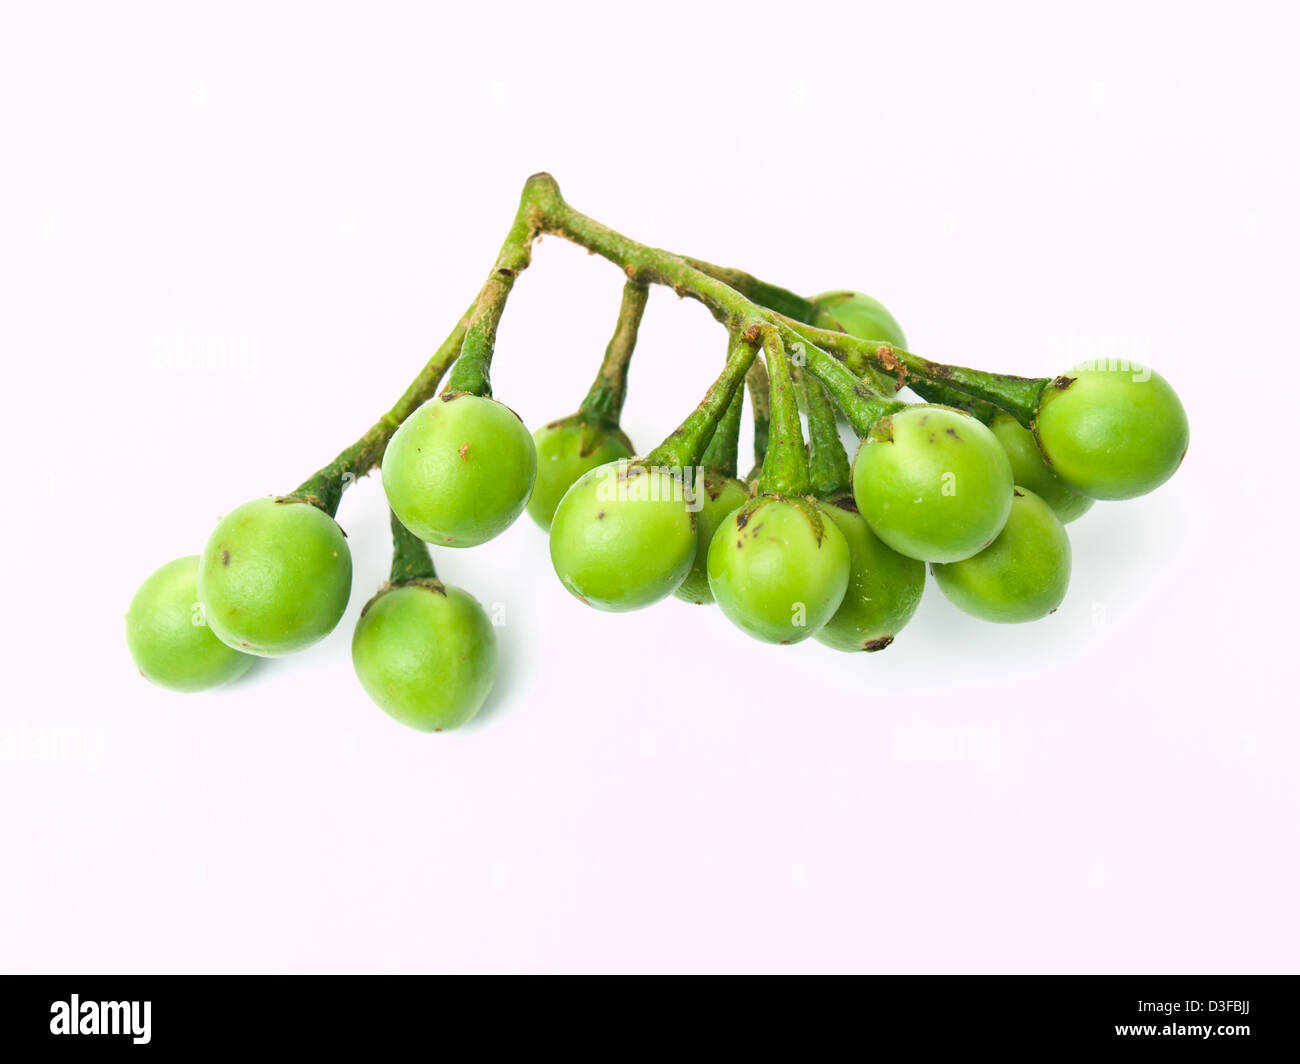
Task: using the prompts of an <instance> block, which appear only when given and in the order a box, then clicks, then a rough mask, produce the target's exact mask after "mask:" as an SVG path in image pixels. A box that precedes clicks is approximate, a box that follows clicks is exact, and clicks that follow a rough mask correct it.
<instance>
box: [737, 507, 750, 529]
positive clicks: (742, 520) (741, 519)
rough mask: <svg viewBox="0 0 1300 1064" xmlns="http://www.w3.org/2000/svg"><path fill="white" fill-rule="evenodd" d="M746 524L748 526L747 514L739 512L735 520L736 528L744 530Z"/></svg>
mask: <svg viewBox="0 0 1300 1064" xmlns="http://www.w3.org/2000/svg"><path fill="white" fill-rule="evenodd" d="M747 524H749V514H747V513H746V512H745V511H744V510H741V511H740V515H739V516H738V517H737V518H736V527H737V528H744V527H745V526H746V525H747Z"/></svg>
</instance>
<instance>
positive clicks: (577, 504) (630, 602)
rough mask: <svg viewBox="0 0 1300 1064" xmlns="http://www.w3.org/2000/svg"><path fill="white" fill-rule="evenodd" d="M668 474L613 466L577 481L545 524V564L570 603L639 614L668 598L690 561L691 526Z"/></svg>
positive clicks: (636, 465)
mask: <svg viewBox="0 0 1300 1064" xmlns="http://www.w3.org/2000/svg"><path fill="white" fill-rule="evenodd" d="M686 498H687V496H686V488H685V486H684V485H683V484H682V481H681V479H680V478H679V477H678V476H676V475H675V474H674V473H672V472H670V471H668V470H666V469H660V468H658V467H649V466H646V465H643V464H642V463H640V462H627V461H624V460H619V461H617V462H610V463H608V464H607V465H603V466H600V467H599V468H597V469H593V470H592V471H591V472H590V473H586V474H584V475H583V476H582V477H581V478H580V479H579V480H578V481H577V482H576V483H575V484H574V485H573V487H571V488H570V489H569V490H568V491H567V492H566V493H565V495H564V498H563V499H561V500H560V505H559V506H558V507H557V508H556V511H555V519H554V520H553V521H552V522H551V543H550V546H551V563H552V564H553V565H554V566H555V573H556V575H557V576H559V578H560V582H561V583H562V584H564V586H565V587H566V588H567V589H568V590H569V592H570V593H571V594H572V595H574V596H575V597H577V598H579V599H581V600H582V601H583V602H585V603H587V605H589V606H594V607H595V608H596V609H600V610H611V611H623V610H635V609H640V608H641V607H643V606H649V605H650V604H651V603H654V602H658V601H659V600H660V599H662V598H666V597H667V596H668V595H671V594H672V593H673V592H674V591H675V590H676V589H677V587H678V586H679V585H680V584H681V582H682V580H683V579H685V577H686V574H687V573H688V572H690V569H691V563H692V562H693V561H694V559H695V549H696V542H697V540H696V533H695V518H694V515H693V514H692V513H691V512H690V510H689V509H688V508H687V505H686Z"/></svg>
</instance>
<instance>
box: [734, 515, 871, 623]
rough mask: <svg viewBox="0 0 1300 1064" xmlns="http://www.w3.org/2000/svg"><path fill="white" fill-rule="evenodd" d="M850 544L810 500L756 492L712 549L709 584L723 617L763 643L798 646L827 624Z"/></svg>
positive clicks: (844, 577)
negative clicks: (757, 494) (795, 644)
mask: <svg viewBox="0 0 1300 1064" xmlns="http://www.w3.org/2000/svg"><path fill="white" fill-rule="evenodd" d="M849 569H850V562H849V546H848V544H847V543H846V542H845V541H844V536H843V534H842V533H841V532H840V530H839V528H838V527H837V526H836V524H835V522H834V521H832V520H831V519H830V518H829V517H828V516H827V515H826V513H825V512H824V511H823V510H822V508H821V507H820V506H819V505H818V504H817V503H815V502H813V501H812V500H810V499H786V498H783V497H781V496H779V495H760V496H758V497H757V498H754V499H751V500H750V501H749V502H747V503H746V504H745V505H744V506H742V507H741V508H740V509H738V510H736V511H734V512H733V513H732V514H730V515H729V516H728V517H727V518H726V519H725V520H724V521H723V522H722V524H721V525H720V526H719V528H718V530H717V532H715V533H714V535H713V542H712V543H710V545H709V587H710V588H712V590H713V597H714V598H715V599H716V600H717V603H718V606H719V607H720V608H721V609H722V612H723V613H724V614H725V615H726V617H727V619H728V620H730V621H731V622H732V623H733V624H735V625H736V626H737V627H739V628H740V629H741V630H742V631H744V632H746V633H748V634H749V635H751V636H753V637H754V638H755V639H761V640H762V641H763V642H765V643H781V644H787V643H799V642H802V641H803V640H805V639H807V638H808V637H809V636H810V635H812V634H813V633H814V632H816V631H817V630H818V629H819V628H821V626H822V625H824V624H825V623H826V622H827V621H829V620H830V619H831V617H832V616H833V615H834V613H835V611H836V610H837V609H839V606H840V603H841V602H842V601H843V599H844V592H845V590H846V589H847V588H848V585H849Z"/></svg>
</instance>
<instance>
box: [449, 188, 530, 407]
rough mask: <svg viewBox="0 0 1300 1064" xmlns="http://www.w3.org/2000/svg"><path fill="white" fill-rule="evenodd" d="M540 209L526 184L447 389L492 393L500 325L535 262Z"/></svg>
mask: <svg viewBox="0 0 1300 1064" xmlns="http://www.w3.org/2000/svg"><path fill="white" fill-rule="evenodd" d="M536 220H537V216H536V212H535V211H534V210H533V209H532V205H531V203H530V197H529V186H528V185H525V186H524V191H523V194H522V195H521V196H520V199H519V209H518V210H517V211H516V212H515V220H514V221H513V222H512V223H511V225H510V231H509V232H508V233H507V234H506V239H505V242H504V243H503V244H502V245H501V251H500V252H499V253H498V255H497V260H496V263H495V264H494V265H493V267H492V272H491V273H490V274H488V279H487V280H486V281H484V282H483V287H482V289H480V290H479V294H478V299H477V300H476V301H475V303H474V310H473V312H472V313H471V315H470V319H469V326H468V328H467V329H466V330H465V339H464V342H463V343H462V344H461V349H460V358H458V359H457V360H456V365H455V368H454V369H452V371H451V376H450V377H449V378H448V380H447V392H448V393H453V392H467V393H469V394H470V395H485V396H490V395H491V394H492V382H491V379H490V377H489V371H490V369H491V366H492V355H493V352H494V351H495V350H496V341H497V326H498V325H499V324H500V323H501V315H502V313H504V311H505V309H506V300H507V299H508V298H509V296H510V290H511V289H512V288H514V286H515V279H516V278H517V277H518V276H519V275H520V274H521V273H523V271H524V270H526V269H527V268H528V264H529V262H531V261H532V251H533V240H534V239H535V238H536V237H537V229H536V225H535V223H536Z"/></svg>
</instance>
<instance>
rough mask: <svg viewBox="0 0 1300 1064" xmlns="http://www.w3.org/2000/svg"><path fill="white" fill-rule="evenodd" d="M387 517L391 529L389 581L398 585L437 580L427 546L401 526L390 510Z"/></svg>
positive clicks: (395, 515)
mask: <svg viewBox="0 0 1300 1064" xmlns="http://www.w3.org/2000/svg"><path fill="white" fill-rule="evenodd" d="M388 517H389V524H391V525H392V528H393V568H392V571H391V573H390V574H389V577H388V579H389V581H390V582H392V583H393V584H398V585H400V584H408V583H410V582H411V581H412V580H437V579H438V574H437V573H436V572H435V571H434V568H433V558H432V557H431V556H430V554H429V545H428V544H427V543H425V542H424V540H422V539H421V538H420V537H419V536H417V535H416V534H415V533H414V532H412V531H410V530H409V529H408V528H407V527H406V526H405V525H404V524H402V522H401V521H399V520H398V519H397V514H395V513H393V512H392V511H391V510H390V511H389V513H388Z"/></svg>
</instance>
